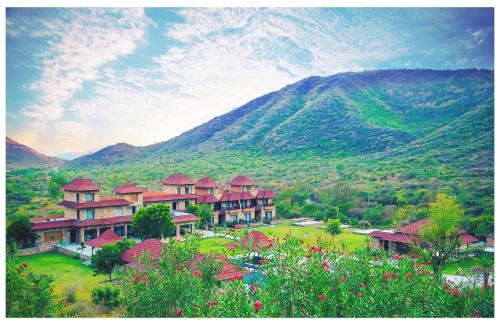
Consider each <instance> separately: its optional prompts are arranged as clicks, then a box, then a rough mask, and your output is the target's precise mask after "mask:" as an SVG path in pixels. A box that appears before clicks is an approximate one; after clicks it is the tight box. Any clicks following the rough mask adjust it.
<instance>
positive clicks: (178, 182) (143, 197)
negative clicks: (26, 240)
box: [32, 174, 276, 246]
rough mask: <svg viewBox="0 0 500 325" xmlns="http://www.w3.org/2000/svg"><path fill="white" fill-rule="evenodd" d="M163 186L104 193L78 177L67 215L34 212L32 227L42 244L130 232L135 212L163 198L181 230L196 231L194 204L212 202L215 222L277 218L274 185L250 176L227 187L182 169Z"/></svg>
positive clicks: (66, 201)
mask: <svg viewBox="0 0 500 325" xmlns="http://www.w3.org/2000/svg"><path fill="white" fill-rule="evenodd" d="M160 184H161V186H162V190H161V191H149V190H148V189H146V188H142V187H138V186H136V185H134V184H131V183H126V184H124V185H123V186H119V187H117V188H115V189H114V190H113V195H111V196H102V195H101V193H100V187H99V186H98V185H96V184H95V183H94V182H92V181H91V180H89V179H84V178H77V179H74V180H72V181H71V182H70V183H68V184H66V185H64V186H62V187H61V188H62V190H63V191H64V198H63V201H61V202H60V203H59V205H61V206H63V207H64V214H63V215H52V216H44V217H39V218H33V219H32V221H33V224H32V229H33V230H34V231H36V232H37V233H39V235H40V236H39V242H38V245H39V246H40V245H55V244H56V243H57V242H59V241H61V240H62V241H66V242H80V241H87V240H91V239H94V238H97V237H98V236H100V235H101V234H103V233H104V232H105V231H106V230H108V229H111V230H113V231H114V232H115V233H116V234H117V235H118V236H121V237H131V236H133V235H134V234H133V230H132V227H131V219H132V216H133V215H134V214H135V213H136V212H137V211H138V210H139V209H140V208H141V207H144V206H149V205H152V204H155V203H163V204H167V205H169V206H170V208H171V211H172V219H173V221H174V224H175V226H176V235H177V236H180V235H182V234H183V233H186V232H192V231H193V230H194V225H195V223H196V221H197V220H198V218H197V217H196V216H195V215H193V214H190V213H187V212H186V208H187V207H188V206H189V205H192V204H202V203H203V204H208V205H209V206H210V207H211V209H212V220H211V222H210V225H221V226H223V225H228V224H233V225H234V224H236V223H243V222H247V223H251V222H260V221H265V220H272V219H274V218H275V217H276V209H275V206H274V203H273V198H274V193H273V191H271V190H266V189H258V188H257V184H256V183H255V182H253V181H252V180H251V179H249V178H248V177H246V176H241V175H240V176H238V177H236V178H234V179H233V180H232V181H231V182H229V184H228V189H225V190H223V189H222V184H220V183H216V182H214V181H213V180H212V179H210V178H208V177H204V178H201V179H199V180H198V181H195V180H192V179H191V178H189V177H188V176H186V175H183V174H174V175H170V176H169V177H167V178H166V179H164V180H162V181H161V182H160Z"/></svg>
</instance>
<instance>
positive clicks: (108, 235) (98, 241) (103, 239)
mask: <svg viewBox="0 0 500 325" xmlns="http://www.w3.org/2000/svg"><path fill="white" fill-rule="evenodd" d="M121 239H122V238H121V237H120V236H118V235H117V234H115V232H114V231H113V230H111V229H108V230H106V231H105V232H104V233H103V234H102V235H100V236H99V237H97V238H94V239H91V240H88V241H86V242H85V244H86V245H89V246H92V247H96V248H101V247H102V246H104V245H107V244H113V243H116V242H117V241H119V240H121Z"/></svg>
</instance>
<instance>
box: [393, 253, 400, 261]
mask: <svg viewBox="0 0 500 325" xmlns="http://www.w3.org/2000/svg"><path fill="white" fill-rule="evenodd" d="M392 259H393V260H399V259H401V257H399V255H398V254H396V255H392Z"/></svg>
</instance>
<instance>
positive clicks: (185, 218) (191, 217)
mask: <svg viewBox="0 0 500 325" xmlns="http://www.w3.org/2000/svg"><path fill="white" fill-rule="evenodd" d="M172 219H173V220H174V223H178V222H186V221H197V220H198V217H197V216H195V215H194V214H187V215H182V216H172Z"/></svg>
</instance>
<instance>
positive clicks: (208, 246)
mask: <svg viewBox="0 0 500 325" xmlns="http://www.w3.org/2000/svg"><path fill="white" fill-rule="evenodd" d="M230 242H232V240H230V239H227V238H223V237H212V238H205V239H202V240H201V241H200V246H199V248H198V250H199V251H200V252H201V253H210V251H213V252H214V253H219V254H222V253H225V252H227V247H226V244H228V243H230Z"/></svg>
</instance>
